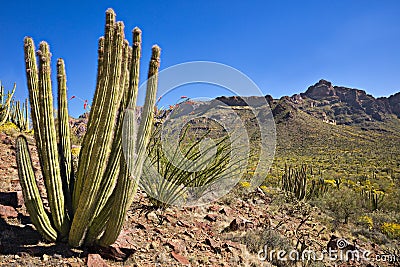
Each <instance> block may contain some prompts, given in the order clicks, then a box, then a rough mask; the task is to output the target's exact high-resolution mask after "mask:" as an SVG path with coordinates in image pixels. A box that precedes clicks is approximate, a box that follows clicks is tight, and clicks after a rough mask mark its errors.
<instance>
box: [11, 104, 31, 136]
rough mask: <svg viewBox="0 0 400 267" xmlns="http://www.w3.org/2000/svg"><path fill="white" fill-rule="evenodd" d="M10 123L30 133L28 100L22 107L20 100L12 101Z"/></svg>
mask: <svg viewBox="0 0 400 267" xmlns="http://www.w3.org/2000/svg"><path fill="white" fill-rule="evenodd" d="M9 116H10V121H11V122H12V123H14V124H15V125H16V126H17V127H18V128H19V129H20V130H21V131H29V109H28V99H25V102H24V103H23V104H22V105H21V102H20V101H19V100H17V101H14V100H13V101H11V110H10V115H9Z"/></svg>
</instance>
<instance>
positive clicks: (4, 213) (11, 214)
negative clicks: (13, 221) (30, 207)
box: [0, 205, 18, 219]
mask: <svg viewBox="0 0 400 267" xmlns="http://www.w3.org/2000/svg"><path fill="white" fill-rule="evenodd" d="M0 217H1V218H3V219H6V218H17V217H18V212H17V211H16V210H15V209H14V208H13V207H11V206H4V205H0Z"/></svg>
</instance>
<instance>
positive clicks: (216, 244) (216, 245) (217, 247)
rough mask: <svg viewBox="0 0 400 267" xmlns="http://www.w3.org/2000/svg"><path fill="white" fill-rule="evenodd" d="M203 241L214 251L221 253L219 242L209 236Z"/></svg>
mask: <svg viewBox="0 0 400 267" xmlns="http://www.w3.org/2000/svg"><path fill="white" fill-rule="evenodd" d="M205 243H206V244H207V245H209V246H210V247H211V248H212V249H213V250H214V251H215V252H216V253H221V245H220V244H219V242H217V241H215V240H213V239H211V238H207V239H206V240H205Z"/></svg>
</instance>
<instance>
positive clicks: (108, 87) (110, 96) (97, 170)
mask: <svg viewBox="0 0 400 267" xmlns="http://www.w3.org/2000/svg"><path fill="white" fill-rule="evenodd" d="M115 17H116V16H115V13H114V11H113V10H112V9H108V10H107V11H106V27H105V35H104V37H102V38H100V40H99V48H98V70H97V84H96V92H95V96H94V98H93V105H92V108H91V111H90V115H89V122H88V126H87V129H88V130H87V133H86V135H85V138H84V141H83V146H82V149H81V152H80V156H79V166H78V170H77V172H76V177H74V176H73V171H72V164H71V148H70V141H69V137H70V132H69V126H68V109H67V94H66V75H65V69H64V62H63V61H62V60H61V59H59V60H58V62H57V73H58V76H57V77H58V78H57V81H58V105H59V110H58V119H59V127H58V129H57V130H58V133H59V140H60V142H59V144H57V140H56V138H55V132H56V130H55V125H54V118H53V117H52V116H51V113H50V111H51V110H52V98H51V87H50V86H51V82H50V68H49V66H50V65H49V64H50V52H49V50H48V45H47V44H46V43H41V46H40V52H39V54H38V55H39V59H40V61H39V63H40V64H39V72H38V71H37V66H36V61H35V60H36V58H35V54H34V44H33V41H32V39H31V38H26V39H25V59H26V73H27V80H28V88H29V96H30V102H31V109H32V111H31V114H32V122H33V126H34V130H35V138H36V145H37V147H38V152H39V159H40V162H41V166H42V170H43V173H44V176H45V178H46V179H48V180H49V181H51V183H49V184H48V183H46V189H47V192H48V194H52V195H53V196H56V197H57V199H55V198H54V197H53V198H51V199H50V197H49V202H50V206H51V214H52V221H53V223H51V224H50V223H48V221H49V220H46V218H45V217H44V215H43V213H41V212H40V211H41V207H43V204H41V201H40V196H39V194H38V190H37V186H36V184H35V179H34V175H33V172H30V170H31V168H32V167H31V165H30V164H28V163H29V162H28V161H29V160H28V159H29V155H28V153H29V151H28V148H27V145H26V143H24V138H23V137H20V138H18V140H19V141H18V142H19V144H21V145H20V146H18V149H17V159H18V161H17V162H18V164H19V175H20V180H21V181H23V183H25V184H26V185H27V186H25V187H23V190H24V195H26V196H27V197H29V196H31V195H34V196H35V198H32V199H33V202H34V203H33V204H34V205H32V206H33V208H31V211H29V212H30V215H31V216H33V217H36V218H35V220H32V221H33V222H34V224H35V226H36V227H37V229H38V230H39V232H40V233H42V235H43V236H44V237H46V238H47V239H49V240H54V239H55V238H57V239H63V238H64V237H67V238H68V243H69V244H70V245H71V246H73V247H78V246H81V245H92V244H100V245H103V246H107V245H110V244H112V243H114V242H115V240H116V238H117V237H118V235H119V233H120V230H121V228H122V224H123V222H124V219H125V216H126V211H127V210H128V208H129V206H130V204H131V203H132V199H133V195H134V192H135V190H136V188H137V184H138V182H137V179H138V178H139V177H140V174H141V169H142V168H141V164H143V161H144V155H145V152H146V147H147V143H148V140H149V135H150V133H151V127H152V117H153V114H152V112H153V109H154V105H155V99H156V90H157V76H158V75H157V73H158V68H159V59H160V48H159V47H158V46H154V47H153V51H152V58H151V61H150V69H149V82H148V88H147V93H146V101H145V106H144V108H143V109H144V112H143V115H142V122H141V125H140V126H139V130H138V129H136V125H135V121H136V117H135V113H134V111H135V104H136V103H135V102H136V96H137V91H138V84H139V60H140V41H141V35H140V34H141V31H140V30H139V29H138V28H135V30H134V32H133V36H134V43H133V48H131V47H130V46H129V43H128V41H126V40H125V37H124V25H123V23H122V22H116V21H115ZM128 105H129V109H128V111H127V112H123V111H124V110H125V109H126V108H127V107H128ZM124 120H125V121H127V120H128V121H127V122H126V123H127V125H129V126H128V128H126V127H125V128H126V129H123V127H122V125H123V122H124ZM123 131H125V132H123ZM123 133H124V134H130V137H131V139H133V140H134V142H133V143H130V145H131V146H132V145H133V148H134V149H133V150H132V153H138V154H139V156H140V157H139V160H138V161H137V162H136V165H135V166H134V167H128V166H127V165H126V163H125V160H124V158H123V156H122V135H123ZM133 134H135V135H133ZM136 144H138V145H137V146H136ZM57 145H58V150H57ZM27 162H28V163H27ZM56 167H58V168H57V169H58V171H57V170H56ZM131 169H134V170H135V173H134V175H133V176H134V178H131V177H130V176H129V174H132V173H130V172H129V173H128V170H131ZM44 222H45V223H44ZM54 229H56V236H55V235H54Z"/></svg>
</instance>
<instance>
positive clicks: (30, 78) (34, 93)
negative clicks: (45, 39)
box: [24, 37, 43, 170]
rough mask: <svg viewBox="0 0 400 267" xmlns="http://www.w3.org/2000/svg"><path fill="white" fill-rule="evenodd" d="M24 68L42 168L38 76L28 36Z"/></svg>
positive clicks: (33, 49) (26, 38)
mask: <svg viewBox="0 0 400 267" xmlns="http://www.w3.org/2000/svg"><path fill="white" fill-rule="evenodd" d="M24 53H25V70H26V79H27V86H28V92H29V102H30V106H31V119H32V127H33V130H34V131H33V133H34V136H35V142H36V148H37V152H38V156H39V161H40V167H41V169H42V170H43V159H42V143H43V142H42V136H41V135H40V122H39V114H40V113H39V112H40V111H39V77H38V70H37V64H36V56H35V44H34V42H33V40H32V38H30V37H25V39H24Z"/></svg>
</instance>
